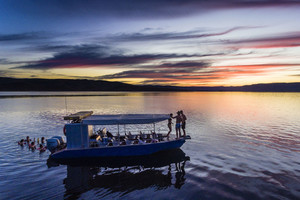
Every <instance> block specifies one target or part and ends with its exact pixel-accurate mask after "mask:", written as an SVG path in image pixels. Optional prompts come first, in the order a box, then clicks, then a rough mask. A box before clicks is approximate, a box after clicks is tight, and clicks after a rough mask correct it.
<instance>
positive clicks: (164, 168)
mask: <svg viewBox="0 0 300 200" xmlns="http://www.w3.org/2000/svg"><path fill="white" fill-rule="evenodd" d="M188 160H189V157H188V156H186V155H185V153H184V152H183V151H182V150H181V149H175V150H170V151H166V152H161V153H157V154H153V155H150V156H143V157H141V156H135V157H129V158H114V159H97V160H84V161H82V160H81V161H70V160H69V161H65V162H64V163H61V164H67V165H68V166H67V177H66V178H65V179H64V184H65V188H66V192H65V198H67V199H74V198H77V197H79V195H80V194H82V193H84V192H87V191H89V190H91V189H96V190H106V194H105V195H108V194H113V193H120V195H121V196H122V195H125V194H127V193H130V192H131V191H136V190H142V189H147V188H154V189H155V190H156V191H157V190H164V189H167V188H169V187H175V188H177V189H180V188H181V187H182V185H184V183H185V170H184V168H185V163H186V161H188ZM53 164H54V165H55V164H56V165H58V164H57V163H55V162H54V163H53V161H52V160H48V166H49V167H53Z"/></svg>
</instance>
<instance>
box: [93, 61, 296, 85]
mask: <svg viewBox="0 0 300 200" xmlns="http://www.w3.org/2000/svg"><path fill="white" fill-rule="evenodd" d="M184 63H185V62H179V63H173V64H170V63H168V64H162V65H158V66H152V68H151V69H138V70H127V71H123V72H119V73H115V74H109V75H105V76H100V77H98V78H99V79H106V80H111V79H145V80H143V81H141V82H140V83H141V84H160V83H163V84H185V83H198V84H199V83H204V82H205V83H209V82H214V81H219V80H225V79H229V78H234V77H245V76H246V77H249V76H257V75H264V74H268V73H270V71H273V70H278V69H276V68H280V69H281V70H285V68H286V67H289V66H300V64H257V65H232V66H210V65H209V64H207V63H204V62H203V63H201V62H200V63H198V64H199V66H198V67H193V66H194V65H195V64H196V63H197V62H195V63H193V62H191V63H189V64H186V65H185V66H186V67H184ZM162 66H164V67H162ZM166 66H171V67H170V68H169V67H166Z"/></svg>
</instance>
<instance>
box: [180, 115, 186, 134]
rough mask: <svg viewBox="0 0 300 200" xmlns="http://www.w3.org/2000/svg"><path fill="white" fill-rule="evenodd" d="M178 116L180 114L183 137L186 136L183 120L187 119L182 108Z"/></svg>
mask: <svg viewBox="0 0 300 200" xmlns="http://www.w3.org/2000/svg"><path fill="white" fill-rule="evenodd" d="M180 116H181V120H182V125H181V128H182V131H183V136H184V137H185V136H186V134H185V121H186V120H187V119H186V116H185V114H183V111H182V110H181V111H180Z"/></svg>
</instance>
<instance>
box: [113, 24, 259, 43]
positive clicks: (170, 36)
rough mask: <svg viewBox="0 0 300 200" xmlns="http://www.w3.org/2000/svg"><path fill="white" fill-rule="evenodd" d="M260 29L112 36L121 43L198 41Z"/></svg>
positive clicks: (239, 28)
mask: <svg viewBox="0 0 300 200" xmlns="http://www.w3.org/2000/svg"><path fill="white" fill-rule="evenodd" d="M252 28H259V27H254V26H253V27H250V26H239V27H233V28H231V29H228V30H225V31H221V32H215V33H198V32H199V31H187V32H181V33H152V34H150V33H148V34H147V33H133V34H121V35H115V36H112V37H111V39H112V40H119V41H150V40H185V39H197V38H206V37H213V36H221V35H225V34H228V33H231V32H233V31H236V30H243V29H252Z"/></svg>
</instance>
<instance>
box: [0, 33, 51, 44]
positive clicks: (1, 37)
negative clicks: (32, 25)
mask: <svg viewBox="0 0 300 200" xmlns="http://www.w3.org/2000/svg"><path fill="white" fill-rule="evenodd" d="M47 38H49V35H47V34H46V33H44V32H26V33H18V34H0V42H15V41H16V42H20V41H32V40H40V39H47Z"/></svg>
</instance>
